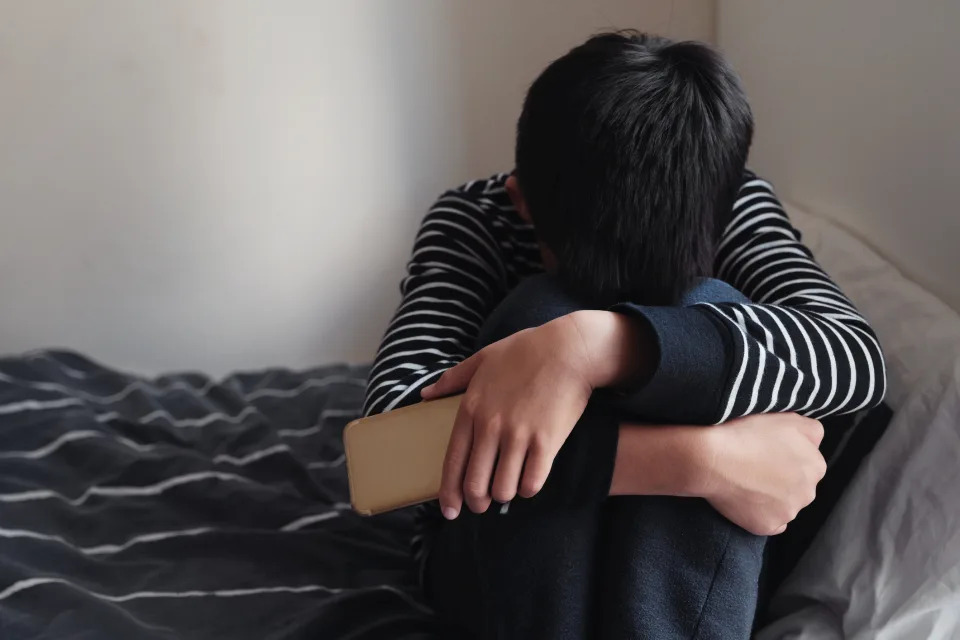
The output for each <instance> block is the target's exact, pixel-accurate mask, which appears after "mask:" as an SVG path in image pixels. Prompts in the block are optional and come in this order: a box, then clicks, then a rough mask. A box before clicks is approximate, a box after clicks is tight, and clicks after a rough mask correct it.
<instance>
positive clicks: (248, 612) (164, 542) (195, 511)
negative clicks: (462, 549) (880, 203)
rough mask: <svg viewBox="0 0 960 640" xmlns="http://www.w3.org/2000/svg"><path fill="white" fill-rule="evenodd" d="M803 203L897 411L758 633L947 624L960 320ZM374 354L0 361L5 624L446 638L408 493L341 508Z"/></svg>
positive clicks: (958, 599)
mask: <svg viewBox="0 0 960 640" xmlns="http://www.w3.org/2000/svg"><path fill="white" fill-rule="evenodd" d="M792 215H793V217H794V219H795V220H796V222H797V224H798V226H799V227H800V228H801V229H802V230H804V231H805V233H806V236H807V241H808V243H809V244H810V245H811V247H812V248H813V249H814V252H815V253H816V254H817V255H818V257H819V258H820V260H821V261H822V262H823V263H824V264H825V266H826V267H827V269H828V270H829V271H831V272H832V274H833V275H834V276H835V277H836V278H837V279H838V280H839V282H840V283H841V285H843V287H844V288H845V289H846V290H847V292H848V293H849V294H850V295H851V297H852V298H853V299H854V300H855V301H856V302H857V303H858V304H859V305H860V307H861V309H862V310H863V311H864V312H865V314H866V315H867V316H868V317H869V318H870V319H871V320H872V321H873V322H874V324H875V326H876V328H877V331H878V334H879V335H880V338H881V341H882V342H883V343H884V344H885V346H886V349H887V353H888V361H889V375H890V381H891V385H890V393H889V396H888V398H889V401H890V405H891V406H892V407H893V409H894V413H893V419H892V421H891V422H890V424H889V428H888V430H887V432H886V434H885V435H884V436H883V438H881V439H880V440H879V442H878V443H876V446H875V447H874V446H873V445H874V443H873V442H871V443H870V447H873V452H872V453H871V454H870V455H869V457H867V458H866V460H865V462H863V463H862V464H859V468H858V469H857V468H851V469H850V476H851V477H852V480H850V482H849V487H848V488H847V489H846V491H842V492H841V491H839V490H838V492H837V495H836V496H835V498H836V499H837V500H839V504H838V508H835V509H833V510H832V512H831V511H830V510H827V511H825V512H824V513H822V514H821V516H822V517H820V519H819V520H818V521H817V522H816V525H817V526H816V527H815V528H814V529H811V528H809V527H807V529H806V531H808V532H809V533H808V535H807V534H805V535H806V538H805V539H804V540H803V543H802V550H803V551H804V554H803V558H802V560H801V561H800V562H799V564H797V565H796V567H795V569H793V570H792V571H791V572H790V573H789V577H787V579H786V580H785V581H784V582H783V583H782V585H781V586H780V588H779V589H778V590H777V592H776V594H775V596H774V597H773V599H772V601H771V603H770V611H771V614H772V615H771V616H770V618H769V619H768V620H767V621H766V622H765V623H764V625H763V627H762V628H761V629H760V630H759V632H758V637H760V638H762V639H769V638H787V637H789V638H817V639H822V638H834V637H836V638H841V637H850V638H861V637H862V638H868V637H869V638H921V637H922V638H948V637H954V636H955V635H956V634H957V633H958V632H957V629H960V613H958V612H960V526H958V525H960V523H958V520H960V494H957V493H956V492H955V491H954V489H955V487H956V486H958V484H960V483H958V480H960V478H958V475H960V467H958V465H957V464H956V460H957V458H958V454H960V427H958V422H960V397H958V395H960V394H958V390H960V318H958V317H957V315H956V314H954V313H953V312H952V311H950V310H949V309H948V308H947V307H946V306H944V305H943V304H942V303H939V301H937V300H936V299H935V298H933V297H932V296H930V295H929V294H927V293H925V292H923V291H922V290H921V289H920V288H919V287H917V286H916V285H913V284H912V283H910V282H909V281H907V280H906V279H904V278H902V276H900V275H899V273H897V272H896V270H895V269H893V268H892V267H891V266H890V265H889V264H888V263H886V262H884V261H883V260H882V259H880V258H879V257H877V256H876V255H875V254H874V253H873V252H871V251H870V250H869V249H867V248H866V247H865V246H863V245H862V244H861V243H859V242H858V241H857V240H856V239H855V238H853V236H851V235H849V234H847V233H845V232H844V231H842V230H841V229H838V228H836V227H834V226H833V225H831V224H830V223H828V222H826V221H825V220H823V219H821V218H817V217H814V216H810V215H809V214H806V213H804V212H803V211H801V210H799V209H797V208H793V210H792ZM920 335H923V336H925V337H924V339H922V340H921V339H918V336H920ZM365 374H366V369H365V367H362V366H346V365H330V366H323V367H318V368H315V369H312V370H307V371H290V370H286V369H268V370H263V371H256V372H247V373H237V374H234V375H231V376H228V377H226V378H225V379H222V380H213V379H211V378H209V377H207V376H204V375H201V374H196V373H184V374H175V375H167V376H161V377H158V378H155V379H146V378H142V377H138V376H135V375H132V374H130V373H125V372H122V371H117V370H115V369H112V368H110V367H107V366H104V365H102V364H100V363H97V362H95V361H94V360H92V359H90V358H88V357H85V356H83V355H80V354H77V353H73V352H69V351H57V350H50V351H36V352H32V353H27V354H22V355H17V356H10V357H6V358H2V359H0V638H4V639H7V638H9V639H16V640H19V639H21V638H50V639H54V638H55V639H57V640H61V639H65V638H71V639H73V638H78V639H79V638H84V639H88V638H89V639H100V638H105V639H113V638H151V639H152V638H156V639H161V638H163V639H168V638H169V639H172V638H177V639H182V638H231V639H238V640H242V639H245V638H250V639H253V638H256V639H258V640H263V639H270V638H278V639H279V638H324V639H331V640H347V639H350V640H360V639H378V638H384V639H387V638H389V639H400V638H438V637H448V636H449V635H451V634H450V633H449V630H447V629H444V628H442V626H441V625H440V623H439V622H438V621H437V620H436V618H435V617H434V616H433V614H432V613H431V611H430V610H429V608H428V607H427V606H426V605H425V604H424V603H423V601H422V599H421V596H420V594H419V591H418V589H417V587H416V579H415V573H414V567H413V565H412V562H411V559H410V557H409V554H408V552H407V540H408V539H409V537H410V534H411V529H412V516H411V512H410V511H409V510H404V511H398V512H395V513H392V514H387V515H384V516H380V517H377V518H373V519H361V518H359V517H358V516H356V515H354V514H353V513H351V512H350V510H349V505H348V504H347V501H348V496H347V488H346V476H345V469H344V457H343V448H342V443H341V439H340V434H341V431H342V429H343V426H344V425H345V424H346V423H347V422H348V421H349V420H351V419H353V418H354V417H356V416H357V413H358V407H359V406H360V402H361V397H362V393H363V388H364V381H365ZM853 433H856V432H853ZM847 450H849V447H847ZM858 462H859V461H858ZM843 484H847V482H846V481H845V482H844V483H843ZM841 488H842V487H841ZM821 525H822V526H821ZM797 530H798V531H801V532H802V531H803V528H802V527H797ZM453 637H456V636H455V635H454V636H453Z"/></svg>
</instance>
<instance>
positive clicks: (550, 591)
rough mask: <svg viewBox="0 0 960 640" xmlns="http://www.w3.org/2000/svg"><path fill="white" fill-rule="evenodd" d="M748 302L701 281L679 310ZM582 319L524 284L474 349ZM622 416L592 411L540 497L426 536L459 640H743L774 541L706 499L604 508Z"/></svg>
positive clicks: (535, 283) (434, 590) (611, 410)
mask: <svg viewBox="0 0 960 640" xmlns="http://www.w3.org/2000/svg"><path fill="white" fill-rule="evenodd" d="M743 301H745V298H744V297H743V296H742V295H741V294H740V293H739V292H738V291H736V290H735V289H733V288H732V287H730V286H729V285H726V284H725V283H722V282H719V281H715V280H709V279H707V280H703V281H701V282H700V283H699V284H698V285H697V286H696V287H694V288H693V289H692V290H691V291H689V292H688V294H687V295H686V296H685V297H684V300H683V304H694V303H697V302H743ZM579 308H582V307H581V306H580V305H578V304H577V303H576V301H575V300H574V299H573V298H571V297H570V296H569V295H567V294H566V293H565V292H564V291H563V288H562V287H561V286H560V284H559V283H558V282H557V281H556V280H555V279H554V278H552V277H550V276H537V277H534V278H531V279H528V280H526V281H524V282H523V283H521V285H520V286H519V287H517V289H515V290H514V291H513V292H512V293H511V294H510V295H509V296H508V297H507V298H506V299H505V300H504V301H503V302H502V303H501V304H500V306H499V307H498V308H497V309H496V311H495V312H494V313H493V314H491V316H490V318H489V319H488V320H487V323H486V325H485V326H484V328H483V331H482V333H481V340H480V343H481V345H483V344H489V343H490V342H493V341H495V340H498V339H500V338H502V337H505V336H507V335H510V334H512V333H515V332H516V331H519V330H522V329H525V328H528V327H532V326H537V325H540V324H543V323H544V322H547V321H549V320H552V319H554V318H556V317H559V316H562V315H565V314H567V313H570V312H572V311H575V310H577V309H579ZM622 417H623V416H622V412H620V411H619V410H618V409H617V408H616V402H614V401H603V400H597V401H591V404H590V406H588V408H587V411H586V412H585V413H584V415H583V417H582V418H581V420H580V421H579V422H578V423H577V425H576V427H574V429H573V432H572V433H571V436H570V438H568V440H567V442H566V443H565V444H564V446H563V448H562V449H561V451H560V453H559V454H558V456H557V459H556V460H555V462H554V466H553V469H552V471H551V473H550V477H549V478H548V480H547V483H546V485H545V486H544V488H543V490H542V491H541V492H540V493H539V494H538V495H537V496H535V497H534V498H531V499H526V500H524V499H517V500H515V501H513V502H512V503H511V504H510V505H508V507H507V508H506V509H502V508H501V507H500V506H499V505H497V504H494V505H493V506H492V507H491V508H490V509H489V510H488V511H487V513H485V514H481V515H476V514H472V513H470V512H469V511H468V510H466V509H464V512H463V514H462V515H461V516H460V517H459V518H458V519H457V520H455V521H453V522H437V521H433V522H432V523H427V524H426V525H425V531H424V541H425V545H426V548H427V549H428V556H427V559H426V566H425V572H424V582H425V585H424V586H425V589H426V592H427V596H428V598H429V599H430V601H431V603H432V605H433V606H434V607H435V609H436V610H437V612H438V613H439V614H440V615H441V616H443V617H444V618H445V619H446V620H447V621H448V622H449V623H450V624H451V626H452V628H453V629H455V631H454V633H453V637H458V638H463V637H475V638H482V639H484V640H485V639H487V638H509V639H513V638H516V639H524V640H536V639H545V640H546V639H564V640H567V639H569V640H574V639H577V640H581V639H585V638H590V639H593V638H598V639H607V638H609V639H611V640H616V639H621V638H652V639H656V640H660V639H663V640H670V639H673V638H696V639H703V640H727V639H730V640H734V639H737V640H739V639H744V638H748V637H749V635H750V630H751V627H752V625H753V620H754V615H755V611H756V606H757V599H758V592H759V581H760V574H761V568H762V564H763V551H764V545H765V542H766V539H765V538H763V537H759V536H754V535H752V534H750V533H747V532H746V531H745V530H743V529H741V528H740V527H738V526H736V525H734V524H733V523H731V522H729V521H728V520H726V519H725V518H724V517H723V516H721V515H720V514H719V513H717V512H716V511H715V510H714V509H713V508H712V507H711V506H710V505H709V503H707V502H706V501H705V500H702V499H699V498H676V497H663V496H619V497H608V496H607V492H608V490H609V485H610V478H611V475H612V472H613V463H614V457H615V455H616V444H617V433H618V428H619V422H620V419H621V418H622ZM632 418H634V419H635V417H632ZM705 428H707V427H705Z"/></svg>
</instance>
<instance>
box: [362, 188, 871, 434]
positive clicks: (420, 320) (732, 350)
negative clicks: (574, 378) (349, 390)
mask: <svg viewBox="0 0 960 640" xmlns="http://www.w3.org/2000/svg"><path fill="white" fill-rule="evenodd" d="M507 176H508V174H498V175H495V176H493V177H491V178H489V179H487V180H478V181H473V182H469V183H467V184H465V185H463V186H461V187H458V188H456V189H452V190H450V191H447V192H445V193H444V194H443V195H441V196H440V198H439V199H438V200H437V202H436V204H434V205H433V207H432V208H431V209H430V211H429V212H428V213H427V215H426V217H425V218H424V220H423V223H422V225H421V227H420V231H419V233H418V235H417V238H416V241H415V243H414V247H413V254H412V256H411V259H410V262H409V263H408V265H407V273H406V276H405V277H404V278H403V281H402V283H401V285H400V289H401V292H402V295H403V297H402V301H401V304H400V306H399V308H398V309H397V311H396V314H395V315H394V317H393V320H392V321H391V322H390V325H389V326H388V327H387V330H386V333H385V335H384V337H383V340H382V343H381V346H380V349H379V351H378V352H377V355H376V358H375V360H374V364H373V368H372V370H371V373H370V378H369V381H368V387H367V393H366V401H365V403H364V414H366V415H369V414H373V413H381V412H383V411H389V410H391V409H395V408H398V407H400V406H404V405H407V404H411V403H414V402H416V401H418V400H419V398H420V389H421V388H423V387H424V386H426V385H428V384H430V383H432V382H434V381H435V380H436V379H437V378H438V377H439V376H440V374H441V373H442V372H443V371H445V370H446V369H448V368H450V367H452V366H453V365H455V364H456V363H458V362H460V361H461V360H463V359H465V358H466V357H468V356H469V355H471V354H472V353H473V351H474V349H475V343H476V339H477V335H478V333H479V330H480V327H481V325H482V323H483V322H484V320H485V319H486V318H487V316H488V315H489V313H490V312H491V311H492V310H493V309H494V307H495V306H496V305H497V304H498V303H499V302H500V301H501V300H502V299H503V298H504V296H505V295H506V294H507V292H509V291H510V290H511V289H512V288H513V287H514V286H515V285H516V284H517V283H518V282H519V281H520V280H521V279H523V278H525V277H527V276H530V275H533V274H537V273H541V272H542V271H543V265H542V263H541V258H540V251H539V246H538V243H537V238H536V234H535V233H534V230H533V227H532V226H530V225H529V224H527V223H526V222H524V221H523V220H522V219H521V218H520V217H519V215H518V214H517V212H516V210H515V209H514V207H513V206H512V204H511V201H510V199H509V196H508V195H507V193H506V190H505V188H504V183H505V181H506V178H507ZM714 275H715V277H717V278H719V279H721V280H724V281H725V282H728V283H729V284H731V285H733V286H734V287H736V288H737V289H739V290H740V291H741V292H742V293H743V294H744V295H746V296H747V297H748V298H749V299H750V300H751V301H752V303H751V304H737V303H723V304H697V305H694V306H691V307H676V308H674V307H669V308H668V307H662V308H649V309H647V310H646V312H645V311H644V309H643V308H642V307H639V308H635V309H634V312H637V313H640V314H643V315H646V317H647V320H648V321H649V322H650V324H651V325H652V326H653V327H654V330H655V331H657V332H658V334H661V335H660V336H659V337H660V338H661V339H660V340H658V342H659V344H660V346H661V351H663V350H664V349H667V348H669V345H670V344H677V343H683V342H684V341H686V339H687V338H688V337H689V332H688V334H685V335H684V336H683V337H684V340H665V339H663V338H664V336H665V335H667V334H669V333H670V332H671V331H675V328H676V327H678V326H687V327H688V328H689V327H691V326H693V327H696V328H697V331H695V335H696V337H697V339H698V342H703V343H704V344H700V345H698V346H699V348H700V349H701V353H702V349H704V348H705V349H708V352H709V353H710V354H711V355H713V356H715V358H714V359H715V360H716V361H717V362H719V363H721V366H719V367H716V368H715V369H714V370H711V371H708V372H707V373H706V374H705V375H700V376H696V375H694V376H691V375H684V371H683V370H684V367H683V366H682V364H683V362H684V360H683V354H670V353H663V352H662V353H661V358H660V360H661V365H663V363H664V362H672V363H673V369H675V370H676V369H680V374H679V375H677V372H676V371H673V372H670V371H657V372H656V373H655V374H654V378H653V380H652V381H651V382H650V383H648V386H650V387H652V388H656V389H658V390H659V391H661V392H662V391H663V390H665V389H666V390H669V391H670V392H671V393H668V394H664V393H658V394H656V395H657V396H658V397H660V398H664V397H669V396H670V395H674V396H678V397H684V396H685V395H686V396H688V397H689V396H690V395H695V396H697V397H699V398H703V397H704V394H705V393H706V398H707V400H708V402H707V404H706V407H705V409H704V410H703V411H702V412H701V413H699V414H698V415H697V416H695V421H697V422H704V423H717V422H724V421H726V420H729V419H731V418H735V417H738V416H744V415H748V414H756V413H764V412H772V411H795V412H797V413H800V414H803V415H806V416H810V417H814V418H823V417H826V416H829V415H838V414H842V413H852V412H856V411H859V410H861V409H865V408H869V407H873V406H875V405H876V404H878V403H879V402H880V401H881V399H882V398H883V395H884V392H885V388H886V376H885V370H884V363H883V355H882V352H881V349H880V346H879V344H878V342H877V338H876V336H875V334H874V332H873V330H872V329H871V327H870V326H869V324H868V323H867V322H866V320H865V319H864V318H863V317H862V316H861V315H860V313H859V312H858V311H857V310H856V308H855V307H854V306H853V304H852V303H851V302H850V300H849V299H848V298H847V297H846V296H845V295H844V294H843V292H842V291H840V289H839V288H838V287H837V286H836V284H834V283H833V282H832V281H831V279H830V277H829V276H828V275H827V274H826V273H825V272H824V271H823V269H822V268H821V267H820V266H819V265H818V264H817V262H816V260H814V258H813V255H812V254H811V252H810V251H809V250H808V249H807V248H806V247H805V246H804V245H803V244H802V242H801V240H800V233H799V232H798V231H797V230H796V229H795V228H794V227H793V225H791V224H790V221H789V219H788V218H787V215H786V213H785V211H784V209H783V207H782V205H781V204H780V202H779V201H778V200H777V197H776V196H775V195H774V193H773V189H772V187H771V186H770V184H769V183H767V182H766V181H764V180H762V179H760V178H757V177H756V176H755V175H754V174H752V173H750V172H747V173H746V174H745V177H744V182H743V185H742V186H741V188H740V190H739V193H738V196H737V199H736V201H735V203H734V206H733V210H732V212H731V215H730V217H729V219H728V220H727V221H726V223H725V226H724V231H723V234H722V237H721V240H720V243H719V249H718V252H717V256H716V261H715V274H714ZM698 323H699V324H698ZM704 328H707V329H710V328H712V330H707V331H703V330H702V329H704ZM701 336H702V339H701ZM678 362H679V363H680V364H681V366H679V367H678V366H677V363H678ZM660 368H664V369H665V368H666V367H663V366H661V367H660ZM705 390H706V391H705ZM641 393H642V391H641ZM641 406H642V405H641ZM651 413H654V414H657V413H658V412H657V411H655V410H654V411H652V412H651ZM659 413H660V414H666V415H659V416H658V417H662V418H664V419H674V420H679V419H681V418H680V416H678V415H671V411H670V407H665V408H663V410H662V411H660V412H659ZM648 417H653V416H648ZM684 418H685V419H689V416H684Z"/></svg>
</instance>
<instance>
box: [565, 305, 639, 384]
mask: <svg viewBox="0 0 960 640" xmlns="http://www.w3.org/2000/svg"><path fill="white" fill-rule="evenodd" d="M570 319H571V320H572V321H573V322H574V324H575V325H576V326H577V329H578V331H579V332H580V335H581V337H582V338H583V340H584V343H585V346H586V349H587V351H588V359H587V363H586V367H587V371H586V376H587V379H588V380H589V382H590V384H591V386H593V388H595V389H596V388H601V387H617V386H628V385H631V384H632V383H634V382H636V381H641V380H646V379H647V378H649V377H650V375H651V374H652V373H653V368H654V365H655V363H656V354H655V353H654V352H655V350H656V343H655V341H654V339H653V336H651V335H650V334H649V331H647V330H646V326H645V325H644V324H643V323H642V322H638V321H637V320H635V319H634V318H631V317H629V316H626V315H623V314H620V313H614V312H612V311H599V310H584V311H575V312H573V313H571V314H570Z"/></svg>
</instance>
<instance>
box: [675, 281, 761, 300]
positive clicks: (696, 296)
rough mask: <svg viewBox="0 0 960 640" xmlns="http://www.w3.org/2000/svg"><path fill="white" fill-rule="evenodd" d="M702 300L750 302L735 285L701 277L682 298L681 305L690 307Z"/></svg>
mask: <svg viewBox="0 0 960 640" xmlns="http://www.w3.org/2000/svg"><path fill="white" fill-rule="evenodd" d="M701 302H739V303H747V302H750V300H749V298H747V296H745V295H743V294H742V293H740V292H739V291H738V290H737V289H736V288H735V287H733V286H732V285H729V284H727V283H726V282H724V281H722V280H717V279H715V278H700V280H698V281H697V283H696V284H694V285H693V286H692V287H690V288H689V289H688V290H687V291H686V293H684V294H683V297H682V298H681V299H680V305H681V306H684V307H689V306H690V305H694V304H698V303H701Z"/></svg>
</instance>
